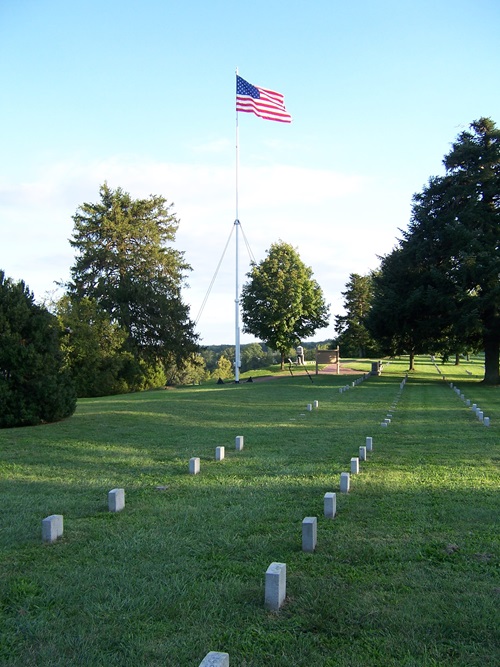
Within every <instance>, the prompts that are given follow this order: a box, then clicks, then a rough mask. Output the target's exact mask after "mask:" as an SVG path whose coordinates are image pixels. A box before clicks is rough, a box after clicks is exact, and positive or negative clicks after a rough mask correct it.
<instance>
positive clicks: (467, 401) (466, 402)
mask: <svg viewBox="0 0 500 667" xmlns="http://www.w3.org/2000/svg"><path fill="white" fill-rule="evenodd" d="M465 405H466V406H467V407H468V408H470V398H468V399H467V400H466V401H465Z"/></svg>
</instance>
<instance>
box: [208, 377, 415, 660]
mask: <svg viewBox="0 0 500 667" xmlns="http://www.w3.org/2000/svg"><path fill="white" fill-rule="evenodd" d="M407 377H408V376H406V377H405V378H404V380H403V381H402V382H401V383H400V387H399V393H398V396H397V397H396V399H395V400H394V402H393V404H392V405H391V410H395V409H396V407H397V402H398V400H399V397H400V396H401V392H402V390H403V389H404V386H405V384H406V380H407ZM364 379H365V376H363V378H359V380H358V381H357V382H353V383H352V387H354V386H355V385H356V384H359V382H362V381H363V380H364ZM348 389H349V386H348V385H346V386H345V387H341V388H340V390H339V391H340V393H343V392H344V391H347V390H348ZM313 405H314V407H315V408H318V407H319V403H318V401H314V403H313V404H311V403H309V404H308V405H307V410H308V411H311V410H312V408H313ZM391 417H392V414H388V415H387V418H386V419H385V420H384V421H383V422H382V426H387V425H388V424H389V423H390V422H391ZM371 451H373V437H371V436H366V441H365V445H364V446H360V448H359V456H358V457H352V458H351V469H350V473H348V472H342V473H341V474H340V492H341V493H349V491H350V475H353V474H358V473H359V470H360V468H359V462H360V461H366V460H367V452H371ZM336 512H337V495H336V493H335V492H333V491H329V492H327V493H325V495H324V497H323V513H324V516H325V517H326V518H330V519H333V518H335V515H336ZM317 535H318V518H317V517H315V516H306V517H305V518H304V519H303V521H302V551H305V552H308V553H312V552H314V551H315V549H316V546H317ZM285 599H286V563H278V562H274V563H271V564H270V565H269V567H268V568H267V570H266V574H265V586H264V605H265V607H266V608H267V609H269V610H271V611H279V609H280V608H281V607H282V606H283V604H284V602H285ZM200 667H229V654H228V653H217V652H214V651H211V652H210V653H208V654H207V656H206V657H205V658H204V660H203V661H202V662H201V663H200Z"/></svg>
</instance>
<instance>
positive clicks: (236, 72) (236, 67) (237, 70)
mask: <svg viewBox="0 0 500 667" xmlns="http://www.w3.org/2000/svg"><path fill="white" fill-rule="evenodd" d="M236 76H238V65H236Z"/></svg>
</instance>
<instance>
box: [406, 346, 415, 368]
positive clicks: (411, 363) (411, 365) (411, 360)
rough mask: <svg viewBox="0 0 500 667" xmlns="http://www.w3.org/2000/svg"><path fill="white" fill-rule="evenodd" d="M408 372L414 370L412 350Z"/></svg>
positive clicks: (413, 353)
mask: <svg viewBox="0 0 500 667" xmlns="http://www.w3.org/2000/svg"><path fill="white" fill-rule="evenodd" d="M408 370H409V371H414V370H415V352H414V351H413V350H411V351H410V368H409V369H408Z"/></svg>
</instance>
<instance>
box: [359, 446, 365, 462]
mask: <svg viewBox="0 0 500 667" xmlns="http://www.w3.org/2000/svg"><path fill="white" fill-rule="evenodd" d="M359 460H360V461H366V447H360V448H359Z"/></svg>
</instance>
